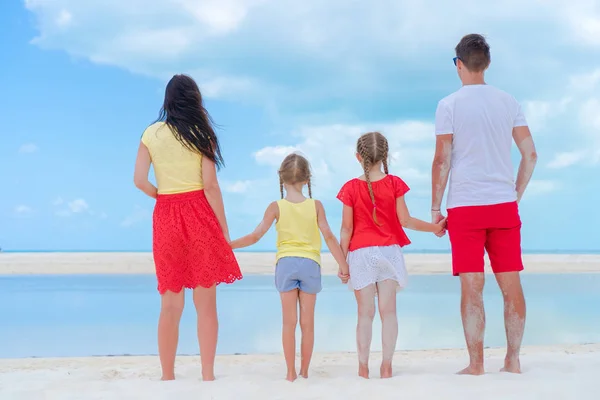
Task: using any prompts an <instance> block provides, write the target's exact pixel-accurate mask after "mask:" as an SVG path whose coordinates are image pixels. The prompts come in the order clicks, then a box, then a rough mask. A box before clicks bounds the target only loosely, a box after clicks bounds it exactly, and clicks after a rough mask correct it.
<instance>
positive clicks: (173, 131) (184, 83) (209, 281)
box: [134, 75, 242, 381]
mask: <svg viewBox="0 0 600 400" xmlns="http://www.w3.org/2000/svg"><path fill="white" fill-rule="evenodd" d="M150 164H153V166H154V173H155V176H156V183H157V186H158V188H157V187H155V186H154V185H153V184H152V183H150V181H149V180H148V172H149V171H150ZM222 165H223V157H222V156H221V149H220V147H219V140H218V138H217V135H216V134H215V131H214V129H213V127H212V124H211V118H210V116H209V114H208V112H207V111H206V109H205V108H204V105H203V102H202V96H201V94H200V90H199V89H198V86H197V85H196V82H194V80H193V79H192V78H190V77H188V76H185V75H175V76H174V77H173V78H172V79H171V80H170V81H169V83H168V84H167V88H166V91H165V100H164V104H163V107H162V109H161V112H160V116H159V119H158V121H157V122H156V123H154V124H152V125H150V126H149V127H148V128H147V129H146V130H145V131H144V134H143V135H142V140H141V143H140V146H139V149H138V154H137V160H136V164H135V174H134V182H135V185H136V186H137V187H138V188H139V189H140V190H142V191H143V192H144V193H146V194H147V195H148V196H150V197H152V198H155V199H156V205H155V207H154V215H153V224H152V225H153V229H152V252H153V256H154V264H155V267H156V277H157V280H158V292H159V293H160V295H161V311H160V318H159V322H158V352H159V356H160V363H161V367H162V380H173V379H175V355H176V353H177V342H178V339H179V321H180V320H181V314H182V312H183V305H184V290H183V289H184V288H190V289H193V291H194V294H193V298H194V305H195V307H196V313H197V314H198V342H199V344H200V358H201V362H202V378H203V380H205V381H210V380H214V378H215V377H214V360H215V352H216V347H217V335H218V320H217V306H216V285H218V284H219V283H222V282H225V283H232V282H234V281H235V280H237V279H241V278H242V274H241V273H240V269H239V266H238V264H237V261H236V259H235V256H234V254H233V251H232V250H231V247H230V246H229V241H230V239H229V231H228V229H227V220H226V219H225V210H224V207H223V198H222V196H221V190H220V188H219V183H218V181H217V168H219V167H221V166H222Z"/></svg>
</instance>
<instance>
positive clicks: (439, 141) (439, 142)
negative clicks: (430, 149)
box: [431, 134, 454, 215]
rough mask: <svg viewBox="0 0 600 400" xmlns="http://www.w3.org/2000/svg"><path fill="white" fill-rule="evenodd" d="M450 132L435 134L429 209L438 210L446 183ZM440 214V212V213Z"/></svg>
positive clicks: (449, 155)
mask: <svg viewBox="0 0 600 400" xmlns="http://www.w3.org/2000/svg"><path fill="white" fill-rule="evenodd" d="M453 136H454V135H452V134H446V135H437V136H436V140H435V156H434V157H433V164H432V166H431V211H432V214H433V213H434V212H439V210H440V207H441V206H442V199H443V198H444V192H445V191H446V185H447V184H448V176H449V174H450V161H451V155H452V137H453ZM440 215H441V214H440Z"/></svg>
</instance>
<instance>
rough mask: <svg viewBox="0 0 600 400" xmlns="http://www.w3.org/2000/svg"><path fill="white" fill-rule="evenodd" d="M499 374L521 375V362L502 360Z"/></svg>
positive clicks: (517, 360)
mask: <svg viewBox="0 0 600 400" xmlns="http://www.w3.org/2000/svg"><path fill="white" fill-rule="evenodd" d="M500 372H508V373H511V374H520V373H521V362H520V361H519V359H518V358H517V359H516V360H508V359H505V360H504V368H502V369H500Z"/></svg>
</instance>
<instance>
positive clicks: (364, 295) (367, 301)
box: [354, 285, 376, 379]
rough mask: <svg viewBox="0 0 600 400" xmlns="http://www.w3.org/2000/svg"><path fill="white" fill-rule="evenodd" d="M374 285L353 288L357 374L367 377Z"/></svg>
mask: <svg viewBox="0 0 600 400" xmlns="http://www.w3.org/2000/svg"><path fill="white" fill-rule="evenodd" d="M375 292H376V287H375V285H369V286H367V287H365V288H363V289H360V290H355V291H354V295H355V296H356V304H357V305H358V323H357V324H356V347H357V348H358V375H359V376H361V377H363V378H366V379H368V378H369V352H370V350H371V338H372V336H373V318H375Z"/></svg>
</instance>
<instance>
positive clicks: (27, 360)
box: [0, 343, 600, 373]
mask: <svg viewBox="0 0 600 400" xmlns="http://www.w3.org/2000/svg"><path fill="white" fill-rule="evenodd" d="M505 352H506V348H504V347H485V348H484V353H485V359H486V360H487V359H493V358H496V357H503V356H504V353H505ZM555 353H560V354H589V353H600V343H581V344H558V345H529V346H523V348H522V349H521V353H520V354H521V357H523V356H528V355H536V354H555ZM314 354H315V357H317V358H332V357H339V358H345V357H349V356H350V357H356V356H357V354H356V352H354V351H346V352H315V353H314ZM370 354H371V356H372V357H371V358H372V359H373V360H379V359H380V358H381V351H372V352H371V353H370ZM467 354H468V353H467V349H466V348H439V349H419V350H396V351H395V352H394V358H395V359H396V358H399V359H402V358H411V359H428V358H430V357H437V358H455V357H467ZM296 356H297V357H300V353H299V352H298V353H297V354H296ZM153 358H156V359H158V354H145V355H128V354H121V355H93V356H81V357H20V358H0V373H3V372H5V370H6V369H7V368H13V367H17V368H18V367H20V366H21V365H20V364H22V365H23V366H26V367H27V368H32V367H35V366H36V364H44V363H46V362H52V364H53V365H55V366H57V367H58V366H60V364H68V363H72V362H77V363H86V362H89V361H90V360H98V359H111V360H116V361H126V360H135V361H143V360H148V359H153ZM193 358H199V355H198V354H177V359H178V360H187V359H193ZM248 358H251V359H252V360H253V362H254V361H256V362H263V361H269V360H270V359H272V358H276V359H281V360H282V361H283V353H279V352H277V353H236V354H217V356H216V360H217V361H216V363H218V362H219V361H221V362H229V361H233V360H235V361H236V362H239V361H242V360H244V359H248ZM373 360H372V361H373ZM396 361H398V360H396ZM396 361H395V362H396ZM370 362H371V361H370ZM216 363H215V365H216Z"/></svg>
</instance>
